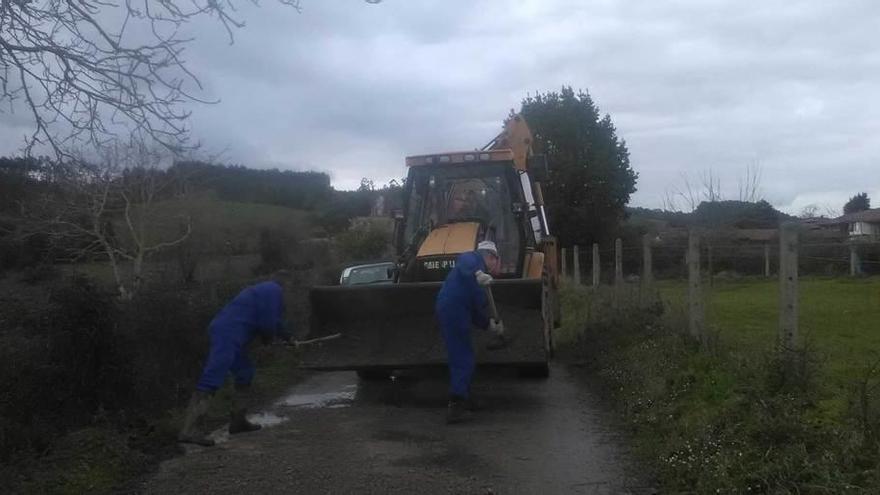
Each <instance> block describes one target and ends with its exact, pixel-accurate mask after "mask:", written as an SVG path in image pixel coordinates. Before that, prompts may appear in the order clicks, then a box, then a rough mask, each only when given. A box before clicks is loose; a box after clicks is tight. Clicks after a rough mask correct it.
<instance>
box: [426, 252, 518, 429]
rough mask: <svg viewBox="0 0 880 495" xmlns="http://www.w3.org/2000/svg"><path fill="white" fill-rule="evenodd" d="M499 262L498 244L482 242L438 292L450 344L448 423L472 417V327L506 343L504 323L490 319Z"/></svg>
mask: <svg viewBox="0 0 880 495" xmlns="http://www.w3.org/2000/svg"><path fill="white" fill-rule="evenodd" d="M499 261H500V260H499V258H498V249H497V248H496V246H495V243H494V242H491V241H483V242H480V243H479V244H478V245H477V250H476V251H471V252H467V253H462V254H460V255H459V256H458V258H457V259H456V260H455V268H453V269H452V270H451V271H450V272H449V274H448V275H447V276H446V280H445V281H444V282H443V287H442V288H441V289H440V293H439V294H438V295H437V303H436V306H435V310H436V313H437V322H438V323H439V324H440V331H441V332H442V334H443V341H444V342H445V343H446V355H447V362H448V366H449V382H450V383H449V405H448V409H447V415H446V422H447V423H450V424H451V423H458V422H461V421H463V420H465V419H468V417H469V416H470V413H471V411H472V410H473V402H472V400H471V397H470V388H471V380H472V378H473V375H474V366H475V362H474V349H473V345H472V344H471V326H476V327H478V328H481V329H484V330H489V331H490V332H492V333H493V337H494V338H495V339H496V340H497V341H500V342H502V343H503V342H504V324H503V323H501V321H497V320H493V319H490V318H489V315H488V312H487V298H486V291H485V287H487V286H488V285H489V283H491V282H492V275H491V274H493V273H497V271H498V267H499V264H500V263H499ZM502 345H503V344H502ZM495 347H501V345H495Z"/></svg>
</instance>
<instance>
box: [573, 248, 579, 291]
mask: <svg viewBox="0 0 880 495" xmlns="http://www.w3.org/2000/svg"><path fill="white" fill-rule="evenodd" d="M571 255H572V256H573V258H572V263H571V269H572V271H573V272H574V273H573V275H574V285H581V261H580V257H579V255H578V247H577V246H574V247H573V248H571Z"/></svg>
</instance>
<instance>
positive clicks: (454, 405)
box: [446, 396, 473, 425]
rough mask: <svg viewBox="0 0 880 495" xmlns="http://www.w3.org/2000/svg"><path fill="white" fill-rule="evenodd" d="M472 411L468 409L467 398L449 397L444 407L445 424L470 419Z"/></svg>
mask: <svg viewBox="0 0 880 495" xmlns="http://www.w3.org/2000/svg"><path fill="white" fill-rule="evenodd" d="M472 416H473V413H472V412H471V411H470V409H468V404H467V399H464V398H461V397H455V396H453V397H450V398H449V404H448V405H447V408H446V424H448V425H452V424H456V423H462V422H464V421H467V420H469V419H471V417H472Z"/></svg>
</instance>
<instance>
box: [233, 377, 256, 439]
mask: <svg viewBox="0 0 880 495" xmlns="http://www.w3.org/2000/svg"><path fill="white" fill-rule="evenodd" d="M250 391H251V386H250V384H248V385H242V384H238V383H237V384H235V393H234V394H233V399H232V410H231V411H230V412H229V434H230V435H235V434H236V433H247V432H251V431H257V430H259V429H260V428H262V425H258V424H254V423H251V422H250V421H248V420H247V402H248V399H250Z"/></svg>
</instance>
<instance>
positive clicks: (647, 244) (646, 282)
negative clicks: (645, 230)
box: [642, 234, 654, 304]
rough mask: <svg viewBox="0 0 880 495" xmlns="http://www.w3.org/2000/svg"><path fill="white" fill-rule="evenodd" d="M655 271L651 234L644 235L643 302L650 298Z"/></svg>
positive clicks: (645, 302)
mask: <svg viewBox="0 0 880 495" xmlns="http://www.w3.org/2000/svg"><path fill="white" fill-rule="evenodd" d="M653 283H654V272H653V269H652V267H651V234H645V235H643V236H642V304H647V302H648V301H649V300H650V295H651V285H653Z"/></svg>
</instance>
